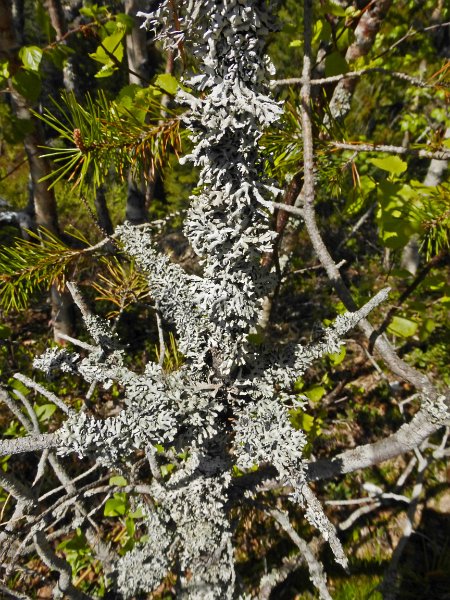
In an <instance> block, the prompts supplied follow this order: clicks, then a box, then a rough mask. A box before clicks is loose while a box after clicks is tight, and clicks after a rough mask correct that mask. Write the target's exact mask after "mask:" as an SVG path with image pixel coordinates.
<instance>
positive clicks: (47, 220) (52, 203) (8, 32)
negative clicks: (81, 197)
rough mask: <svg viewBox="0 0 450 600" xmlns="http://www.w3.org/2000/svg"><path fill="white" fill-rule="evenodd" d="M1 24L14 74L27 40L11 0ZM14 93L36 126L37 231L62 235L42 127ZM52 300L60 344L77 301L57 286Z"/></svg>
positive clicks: (32, 141)
mask: <svg viewBox="0 0 450 600" xmlns="http://www.w3.org/2000/svg"><path fill="white" fill-rule="evenodd" d="M19 22H22V21H21V20H19V19H17V23H19ZM22 23H23V22H22ZM0 24H1V25H0V34H1V35H0V56H4V57H6V58H8V59H9V60H10V65H11V67H10V69H11V71H12V73H13V72H14V69H17V68H18V66H19V64H18V59H17V50H18V41H17V40H19V39H22V38H23V30H21V31H16V30H15V27H14V25H15V24H16V23H15V22H14V20H13V14H12V5H11V4H9V2H8V0H0ZM10 92H11V99H12V105H13V108H14V111H15V113H16V116H17V117H18V118H19V119H21V120H26V121H30V122H31V123H32V125H33V128H32V131H31V132H29V133H27V134H26V135H25V137H24V140H23V143H24V147H25V152H26V155H27V158H28V164H29V167H30V179H31V189H32V198H33V208H34V221H35V225H36V227H37V228H39V227H44V228H45V229H47V230H48V231H50V233H52V234H54V235H57V236H59V234H60V230H59V224H58V213H57V208H56V199H55V194H54V191H53V189H49V188H48V183H47V182H45V181H41V179H42V178H43V177H45V176H46V175H48V174H49V173H50V171H51V167H50V164H49V162H48V160H47V159H45V158H42V157H41V156H40V154H41V152H42V151H41V149H40V148H39V146H42V145H44V137H43V133H42V128H41V126H40V123H39V122H38V121H37V120H36V119H35V118H33V116H32V114H31V112H30V106H29V104H28V102H27V100H26V99H25V98H24V97H23V96H21V95H20V94H19V93H18V92H17V91H16V90H14V89H13V87H12V85H11V83H10ZM50 301H51V306H52V309H51V312H52V317H51V322H52V325H53V331H54V337H55V340H56V341H60V338H59V333H66V334H70V333H72V332H73V314H74V313H73V302H72V298H71V296H70V294H69V293H68V292H62V293H60V291H59V290H58V289H57V287H56V286H52V290H51V294H50Z"/></svg>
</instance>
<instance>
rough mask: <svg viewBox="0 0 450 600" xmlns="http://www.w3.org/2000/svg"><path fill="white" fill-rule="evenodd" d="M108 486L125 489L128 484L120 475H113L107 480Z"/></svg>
mask: <svg viewBox="0 0 450 600" xmlns="http://www.w3.org/2000/svg"><path fill="white" fill-rule="evenodd" d="M109 485H118V486H120V487H125V486H126V485H128V482H127V480H126V479H125V477H122V475H114V476H113V477H110V478H109Z"/></svg>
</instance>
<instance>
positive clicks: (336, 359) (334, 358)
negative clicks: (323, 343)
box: [328, 346, 347, 367]
mask: <svg viewBox="0 0 450 600" xmlns="http://www.w3.org/2000/svg"><path fill="white" fill-rule="evenodd" d="M346 353H347V351H346V349H345V346H342V347H341V349H340V351H339V352H336V353H335V354H329V355H328V358H329V359H330V363H331V364H332V366H333V367H337V366H338V365H340V364H341V362H342V361H343V360H344V358H345V355H346Z"/></svg>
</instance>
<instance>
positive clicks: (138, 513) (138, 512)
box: [128, 506, 144, 519]
mask: <svg viewBox="0 0 450 600" xmlns="http://www.w3.org/2000/svg"><path fill="white" fill-rule="evenodd" d="M128 516H129V517H130V519H142V518H143V516H144V512H143V510H142V508H141V507H140V506H139V508H138V509H137V510H135V511H133V512H130V514H129V515H128Z"/></svg>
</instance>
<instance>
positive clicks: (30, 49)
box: [19, 46, 42, 71]
mask: <svg viewBox="0 0 450 600" xmlns="http://www.w3.org/2000/svg"><path fill="white" fill-rule="evenodd" d="M19 57H20V60H21V61H22V63H23V66H24V67H25V69H28V70H29V71H38V70H39V65H40V64H41V60H42V50H41V49H40V48H38V47H37V46H22V48H21V49H20V50H19Z"/></svg>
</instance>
